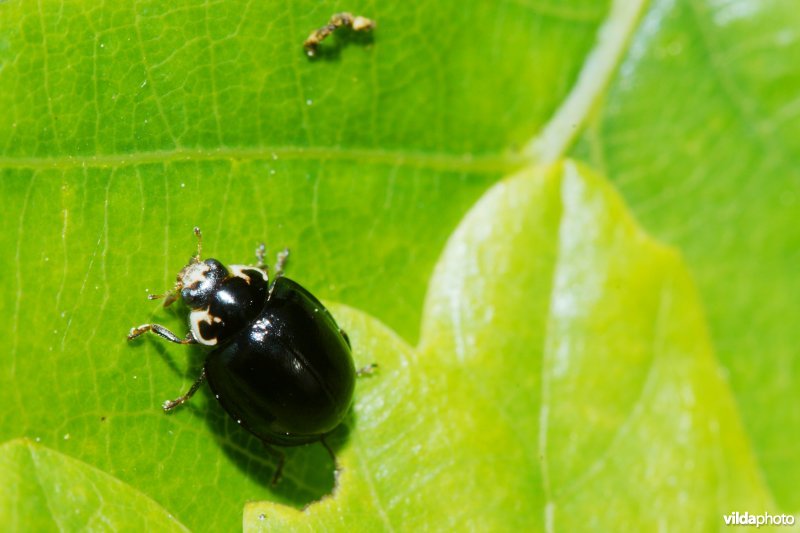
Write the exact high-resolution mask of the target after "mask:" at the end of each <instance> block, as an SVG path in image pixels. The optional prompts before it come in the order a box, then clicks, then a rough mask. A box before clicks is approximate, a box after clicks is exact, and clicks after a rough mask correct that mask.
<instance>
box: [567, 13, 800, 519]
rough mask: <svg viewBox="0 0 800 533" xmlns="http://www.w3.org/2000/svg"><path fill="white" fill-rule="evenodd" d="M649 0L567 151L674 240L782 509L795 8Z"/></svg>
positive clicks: (796, 385) (792, 248)
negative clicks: (578, 139)
mask: <svg viewBox="0 0 800 533" xmlns="http://www.w3.org/2000/svg"><path fill="white" fill-rule="evenodd" d="M797 7H798V6H797V4H796V3H794V2H785V1H780V0H768V1H754V0H734V1H717V0H713V1H712V0H708V1H705V0H704V1H695V0H691V1H679V2H675V1H673V0H656V1H654V2H653V4H652V6H651V7H650V9H649V11H648V13H647V14H646V15H645V17H644V19H643V20H642V22H641V24H640V27H639V29H638V31H637V32H636V33H635V35H634V37H633V39H632V42H631V45H630V50H629V51H628V53H627V56H626V57H625V58H624V60H623V63H622V65H621V67H620V73H619V75H618V76H617V78H616V81H615V83H614V84H613V86H612V88H611V90H610V92H609V94H608V96H607V97H606V99H605V101H604V102H603V105H602V107H601V108H600V109H598V110H597V114H596V117H595V119H594V121H593V123H592V125H591V126H590V127H589V129H588V131H587V132H586V134H585V136H584V140H583V143H582V144H581V146H580V147H579V150H578V151H577V153H579V154H586V156H587V157H588V158H589V160H590V161H591V162H592V164H593V165H595V166H596V167H598V168H601V169H603V170H604V171H605V172H606V173H607V174H608V176H609V177H610V178H611V179H612V181H613V182H614V183H615V185H617V186H618V187H619V188H620V190H621V192H622V194H623V195H624V196H625V198H626V199H627V200H628V202H630V204H631V206H632V209H633V210H634V212H635V213H636V214H637V217H639V218H640V219H641V220H642V223H643V225H644V226H645V227H646V228H647V229H648V231H651V232H652V233H653V234H654V235H656V236H657V237H658V238H659V239H662V240H664V241H665V242H667V243H670V244H672V245H675V246H678V247H680V249H681V250H683V252H684V254H685V255H686V258H687V261H688V263H689V266H690V268H691V269H692V271H693V273H694V274H695V277H696V279H697V282H698V285H699V288H700V292H701V295H702V298H703V301H704V304H705V305H704V306H705V308H706V310H707V313H708V319H709V321H710V326H711V332H712V335H713V342H714V346H715V349H716V351H717V352H718V354H719V357H720V360H721V361H722V363H723V365H724V368H725V371H726V373H727V374H728V375H729V376H730V381H731V386H732V387H733V390H734V392H735V395H736V398H737V403H738V405H739V407H740V409H741V413H742V417H743V419H744V422H745V426H746V427H747V429H748V434H749V435H750V438H751V440H752V441H753V443H754V445H755V449H756V452H757V457H758V460H759V463H760V465H761V467H762V468H763V472H764V475H765V477H766V479H767V481H768V482H769V485H770V487H771V488H772V490H773V492H774V494H775V498H776V500H777V501H778V503H779V504H781V506H782V507H783V508H784V509H786V510H790V511H795V512H796V511H797V510H799V509H800V491H798V490H797V479H798V478H800V461H798V458H799V457H800V455H798V445H797V438H798V435H800V409H797V408H796V407H795V406H798V405H800V366H798V341H797V331H798V326H800V305H798V302H800V276H798V265H800V165H798V161H800V120H798V115H800V105H798V102H800V100H798V94H800V69H798V68H797V58H798V57H800V32H799V31H798V28H800V10H798V9H797Z"/></svg>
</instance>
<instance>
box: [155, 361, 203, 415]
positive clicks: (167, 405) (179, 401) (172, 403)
mask: <svg viewBox="0 0 800 533" xmlns="http://www.w3.org/2000/svg"><path fill="white" fill-rule="evenodd" d="M205 382H206V369H205V368H204V369H203V371H202V372H200V376H199V377H198V378H197V380H196V381H195V382H194V383H192V386H191V387H190V388H189V390H188V391H187V392H186V394H184V395H183V396H181V397H179V398H175V399H174V400H167V401H166V402H164V403H163V404H162V405H161V407H162V408H163V409H164V411H166V412H169V411H172V410H173V409H175V408H176V407H178V406H179V405H183V404H185V403H186V402H188V401H189V398H191V397H192V396H194V393H195V392H197V390H198V389H199V388H200V387H201V386H202V385H203V383H205Z"/></svg>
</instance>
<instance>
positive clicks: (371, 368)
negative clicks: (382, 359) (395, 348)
mask: <svg viewBox="0 0 800 533" xmlns="http://www.w3.org/2000/svg"><path fill="white" fill-rule="evenodd" d="M377 369H378V363H370V364H368V365H367V366H362V367H361V368H359V369H358V370H356V376H358V377H363V376H371V375H372V374H374V373H375V371H376V370H377Z"/></svg>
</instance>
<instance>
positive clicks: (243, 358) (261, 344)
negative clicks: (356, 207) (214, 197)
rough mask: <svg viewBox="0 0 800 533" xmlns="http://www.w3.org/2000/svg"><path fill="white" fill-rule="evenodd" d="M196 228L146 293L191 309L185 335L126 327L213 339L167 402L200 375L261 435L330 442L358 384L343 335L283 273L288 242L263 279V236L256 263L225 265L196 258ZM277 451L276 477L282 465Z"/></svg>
mask: <svg viewBox="0 0 800 533" xmlns="http://www.w3.org/2000/svg"><path fill="white" fill-rule="evenodd" d="M195 234H196V235H197V239H198V240H197V243H198V244H197V254H196V255H195V256H194V257H192V259H191V260H190V262H189V264H188V265H186V266H185V267H184V268H183V269H182V270H181V271H180V272H179V273H178V276H177V281H176V284H175V287H174V288H173V289H172V290H171V291H169V292H167V293H166V294H163V295H151V296H150V298H151V299H155V298H162V297H163V298H165V301H164V306H168V305H170V304H171V303H173V302H174V301H176V300H178V299H182V300H183V301H184V303H185V304H186V305H187V306H188V307H189V309H190V312H189V325H190V330H189V332H188V333H187V335H186V337H184V338H182V339H181V338H180V337H178V336H177V335H175V334H174V333H172V332H171V331H169V330H168V329H166V328H164V327H163V326H160V325H158V324H143V325H141V326H138V327H135V328H132V329H131V331H130V334H129V335H128V340H131V339H135V338H136V337H138V336H140V335H142V334H143V333H145V332H148V331H150V332H152V333H155V334H156V335H158V336H160V337H162V338H164V339H166V340H168V341H171V342H175V343H178V344H198V343H199V344H204V345H207V346H211V347H213V350H212V351H211V352H210V353H209V354H208V356H207V357H206V361H205V364H204V367H203V370H202V372H201V374H200V376H199V377H198V378H197V380H196V381H195V383H194V384H193V385H192V387H191V388H190V389H189V391H188V392H187V393H186V394H184V395H183V396H181V397H180V398H177V399H175V400H170V401H167V402H164V405H163V408H164V410H165V411H170V410H172V409H174V408H175V407H177V406H179V405H181V404H183V403H185V402H186V401H188V400H189V398H191V397H192V395H193V394H194V393H195V392H196V391H197V390H198V389H199V388H200V386H201V385H202V384H203V383H204V382H205V381H206V380H207V381H208V384H209V386H210V387H211V390H212V392H213V393H214V397H215V398H217V400H219V402H220V404H221V405H222V407H223V408H224V409H225V411H227V412H228V414H229V415H230V416H231V417H233V419H235V420H236V421H237V422H238V423H239V424H240V425H241V426H242V427H244V428H245V429H247V430H248V431H250V432H251V433H253V434H254V435H256V436H257V437H258V438H260V439H261V440H262V441H263V442H264V443H265V444H276V445H279V446H294V445H299V444H306V443H309V442H315V441H321V442H322V443H323V445H325V447H326V448H327V449H328V451H330V448H328V446H327V444H326V443H325V441H324V440H323V439H324V437H325V436H326V435H327V434H328V433H330V432H331V431H333V430H334V429H335V428H336V427H337V426H338V425H339V424H340V423H341V422H342V420H343V419H344V417H345V415H346V413H347V411H348V409H349V407H350V404H351V403H352V400H353V390H354V387H355V377H356V371H355V367H354V365H353V358H352V355H351V352H350V341H349V339H348V338H347V335H346V334H345V333H344V332H343V331H342V330H341V329H340V328H339V326H338V325H337V324H336V321H335V320H334V319H333V317H332V316H331V314H330V313H329V312H328V310H327V309H325V306H323V305H322V303H320V301H319V300H318V299H317V298H315V297H314V295H312V294H311V293H310V292H308V291H307V290H306V289H304V288H303V287H302V286H300V285H299V284H298V283H296V282H294V281H292V280H291V279H288V278H286V277H284V276H283V267H284V264H285V262H286V258H287V257H288V250H284V251H283V252H281V253H279V254H278V261H277V264H276V269H275V276H274V279H273V280H272V281H271V282H270V279H269V276H268V273H267V267H266V265H265V264H264V245H263V244H262V245H261V246H260V247H259V248H258V250H257V251H256V256H257V259H258V264H257V265H256V266H244V265H231V266H228V267H226V266H225V265H223V264H222V263H220V262H219V261H217V260H216V259H206V260H204V261H201V259H200V253H201V244H202V239H201V234H200V230H199V229H198V228H195ZM268 449H269V448H268ZM273 453H275V452H274V451H273ZM278 455H279V464H278V468H277V471H276V473H275V476H274V478H273V482H274V481H277V478H278V476H279V475H280V470H281V467H282V466H283V456H282V454H278ZM334 459H335V458H334Z"/></svg>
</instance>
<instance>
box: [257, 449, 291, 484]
mask: <svg viewBox="0 0 800 533" xmlns="http://www.w3.org/2000/svg"><path fill="white" fill-rule="evenodd" d="M261 443H262V444H263V445H264V448H265V449H266V450H267V452H268V453H269V454H270V455H271V456H272V457H273V458H274V459H275V461H276V462H277V463H276V465H275V473H274V474H272V481H271V482H270V484H271V485H272V486H273V487H274V486H275V485H277V484H278V482H279V481H280V480H281V476H282V475H283V465H285V464H286V454H285V453H283V452H282V451H280V450H276V449H275V447H274V446H272V445H270V444H269V443H268V442H267V441H265V440H262V441H261Z"/></svg>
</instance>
